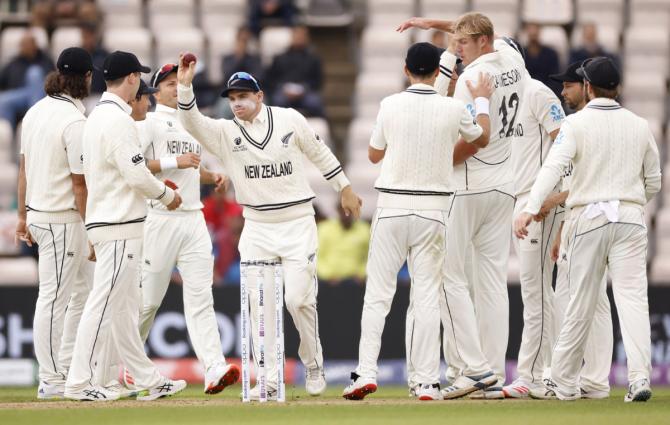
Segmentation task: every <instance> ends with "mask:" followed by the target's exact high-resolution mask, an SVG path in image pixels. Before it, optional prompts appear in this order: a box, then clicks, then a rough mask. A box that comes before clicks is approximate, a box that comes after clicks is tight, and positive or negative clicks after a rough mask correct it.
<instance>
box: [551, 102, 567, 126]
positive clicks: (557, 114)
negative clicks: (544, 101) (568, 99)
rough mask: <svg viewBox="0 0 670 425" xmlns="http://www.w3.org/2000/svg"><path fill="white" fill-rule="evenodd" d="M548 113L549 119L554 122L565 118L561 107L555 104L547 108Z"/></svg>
mask: <svg viewBox="0 0 670 425" xmlns="http://www.w3.org/2000/svg"><path fill="white" fill-rule="evenodd" d="M549 115H551V119H552V120H553V121H554V122H559V121H561V120H563V119H564V118H565V114H563V109H561V107H560V106H558V105H556V104H553V105H551V108H550V109H549Z"/></svg>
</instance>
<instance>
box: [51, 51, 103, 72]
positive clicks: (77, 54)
mask: <svg viewBox="0 0 670 425" xmlns="http://www.w3.org/2000/svg"><path fill="white" fill-rule="evenodd" d="M56 68H58V72H60V73H61V74H66V75H85V74H86V73H87V72H89V71H93V70H94V69H96V68H95V67H94V66H93V58H91V54H90V53H88V52H87V51H86V50H84V49H82V48H81V47H68V48H67V49H65V50H63V51H62V52H61V54H60V55H58V60H57V61H56Z"/></svg>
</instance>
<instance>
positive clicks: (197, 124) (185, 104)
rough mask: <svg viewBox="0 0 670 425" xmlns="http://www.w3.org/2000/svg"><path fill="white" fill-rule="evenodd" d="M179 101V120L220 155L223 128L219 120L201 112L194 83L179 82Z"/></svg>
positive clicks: (203, 144)
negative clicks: (194, 91) (194, 92)
mask: <svg viewBox="0 0 670 425" xmlns="http://www.w3.org/2000/svg"><path fill="white" fill-rule="evenodd" d="M177 102H178V103H177V105H178V112H177V114H178V116H179V121H180V122H181V124H182V125H183V126H184V128H185V129H186V131H188V132H189V133H190V134H191V135H192V136H193V137H195V138H196V139H197V140H198V142H200V144H201V145H202V146H203V147H204V148H205V149H207V150H209V151H210V152H212V153H214V154H217V155H218V153H219V152H220V151H221V143H222V140H221V136H222V134H223V128H222V126H221V125H220V124H219V123H218V122H217V120H215V119H212V118H209V117H206V116H204V115H203V114H202V113H200V111H199V110H198V105H197V103H196V100H195V95H194V94H193V85H190V86H188V87H186V86H184V85H182V84H179V86H178V87H177Z"/></svg>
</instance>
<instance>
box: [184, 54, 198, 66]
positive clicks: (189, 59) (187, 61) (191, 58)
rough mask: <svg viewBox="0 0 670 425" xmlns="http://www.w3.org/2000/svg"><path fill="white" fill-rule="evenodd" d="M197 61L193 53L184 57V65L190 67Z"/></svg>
mask: <svg viewBox="0 0 670 425" xmlns="http://www.w3.org/2000/svg"><path fill="white" fill-rule="evenodd" d="M196 60H197V59H196V57H195V55H194V54H193V53H186V54H185V55H184V65H187V66H188V65H189V64H190V63H191V62H195V61H196Z"/></svg>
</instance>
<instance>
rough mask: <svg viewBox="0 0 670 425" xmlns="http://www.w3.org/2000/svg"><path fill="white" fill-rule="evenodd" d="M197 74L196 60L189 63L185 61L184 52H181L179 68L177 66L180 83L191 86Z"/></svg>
mask: <svg viewBox="0 0 670 425" xmlns="http://www.w3.org/2000/svg"><path fill="white" fill-rule="evenodd" d="M194 75H195V62H191V63H189V64H188V65H186V63H185V62H184V54H183V53H180V54H179V68H177V81H178V82H179V84H181V85H183V86H186V87H189V86H190V85H191V82H192V81H193V76H194Z"/></svg>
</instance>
